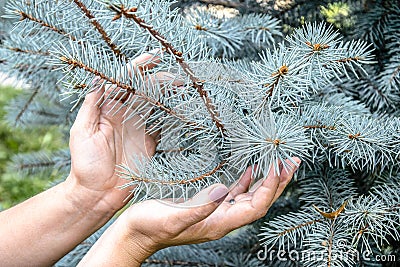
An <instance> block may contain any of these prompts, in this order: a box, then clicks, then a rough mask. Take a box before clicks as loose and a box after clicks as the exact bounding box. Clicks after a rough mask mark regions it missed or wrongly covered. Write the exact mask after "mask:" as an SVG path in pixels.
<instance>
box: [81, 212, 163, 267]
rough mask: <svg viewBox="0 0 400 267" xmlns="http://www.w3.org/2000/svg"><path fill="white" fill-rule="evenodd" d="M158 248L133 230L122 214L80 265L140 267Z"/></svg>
mask: <svg viewBox="0 0 400 267" xmlns="http://www.w3.org/2000/svg"><path fill="white" fill-rule="evenodd" d="M154 252H156V249H155V248H154V246H153V245H151V242H149V240H148V239H147V238H144V237H143V236H142V235H141V234H140V233H136V231H132V229H131V227H130V222H129V221H127V218H126V216H124V214H122V215H121V216H120V217H119V218H118V219H117V220H116V221H115V222H114V223H113V225H111V226H110V227H109V228H108V229H107V230H106V232H104V233H103V235H102V236H101V237H100V239H99V240H97V242H96V243H95V244H94V246H93V247H92V248H91V249H90V250H89V252H88V253H87V254H86V255H85V257H84V258H83V259H82V261H81V262H80V263H79V265H78V267H79V266H98V267H102V266H120V267H125V266H126V267H140V266H141V264H142V263H143V262H144V261H145V260H146V259H147V258H148V257H150V256H151V255H152V254H153V253H154Z"/></svg>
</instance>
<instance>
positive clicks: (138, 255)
mask: <svg viewBox="0 0 400 267" xmlns="http://www.w3.org/2000/svg"><path fill="white" fill-rule="evenodd" d="M128 214H129V212H125V213H123V214H122V215H121V216H120V217H119V218H118V220H117V221H116V225H115V231H116V232H118V233H115V234H116V235H119V240H120V242H119V245H120V246H119V250H120V251H121V253H124V254H125V255H126V256H128V257H129V258H131V259H133V260H134V261H135V263H136V264H138V265H137V266H140V264H142V263H143V262H144V261H145V260H146V259H147V258H149V257H150V256H151V255H153V254H154V253H155V252H157V251H158V250H160V249H162V248H161V247H159V244H157V243H156V242H154V240H153V239H152V238H151V237H149V236H146V235H144V234H143V233H142V232H141V231H140V227H139V229H136V227H135V225H136V223H135V220H134V219H133V220H132V218H131V216H128ZM142 223H143V222H142ZM135 266H136V265H135Z"/></svg>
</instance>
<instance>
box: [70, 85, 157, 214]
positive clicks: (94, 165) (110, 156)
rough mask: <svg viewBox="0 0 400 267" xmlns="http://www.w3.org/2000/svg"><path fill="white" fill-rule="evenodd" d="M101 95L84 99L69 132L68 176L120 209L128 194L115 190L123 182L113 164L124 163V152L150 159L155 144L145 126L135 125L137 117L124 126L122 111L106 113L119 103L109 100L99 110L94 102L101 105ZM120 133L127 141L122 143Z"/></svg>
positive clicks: (97, 92) (93, 94) (94, 93)
mask: <svg viewBox="0 0 400 267" xmlns="http://www.w3.org/2000/svg"><path fill="white" fill-rule="evenodd" d="M103 92H104V91H103V90H99V91H95V92H92V93H90V94H88V95H87V96H86V99H85V101H84V103H83V104H82V107H81V109H80V111H79V113H78V116H77V119H76V121H75V123H74V125H73V127H72V129H71V139H70V149H71V160H72V162H71V173H72V174H73V176H74V177H75V179H76V182H77V183H79V185H81V186H83V187H85V188H87V189H89V190H92V191H95V192H99V193H103V194H104V196H106V199H105V200H106V201H107V203H109V205H111V206H112V207H113V208H115V209H119V208H121V207H122V206H123V205H124V204H125V203H124V201H123V200H124V199H126V198H127V196H128V195H129V192H127V190H120V189H119V188H118V186H120V185H122V184H123V183H124V181H123V180H122V179H121V178H120V177H118V175H117V172H116V165H120V164H126V162H124V161H125V160H124V156H123V152H124V149H125V150H127V151H129V153H133V154H138V155H140V154H142V155H145V156H149V157H150V156H152V155H153V154H154V151H155V147H156V142H155V140H154V139H153V138H152V137H151V136H148V135H146V134H145V129H144V127H140V128H137V127H136V125H134V124H135V123H136V122H137V121H138V120H140V117H139V116H135V117H134V118H132V119H131V120H129V121H128V122H126V123H124V125H123V124H122V122H123V114H124V111H125V110H124V108H122V109H121V110H120V112H118V113H117V114H112V112H111V113H110V114H109V111H110V109H111V107H113V106H114V104H116V105H122V103H113V102H114V101H109V102H108V103H107V102H106V103H104V104H103V105H102V106H101V108H99V107H98V105H97V103H99V102H101V99H102V94H103ZM114 108H115V107H114ZM123 131H125V137H124V139H126V141H124V140H123ZM127 135H128V136H127Z"/></svg>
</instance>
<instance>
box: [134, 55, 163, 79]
mask: <svg viewBox="0 0 400 267" xmlns="http://www.w3.org/2000/svg"><path fill="white" fill-rule="evenodd" d="M161 55H162V50H160V49H154V50H151V51H150V52H148V53H144V54H142V55H140V56H138V57H137V58H135V59H133V60H132V61H131V62H129V63H128V66H127V67H128V74H129V76H131V77H132V74H133V73H135V74H137V73H140V74H142V75H143V73H144V71H146V70H150V69H152V68H154V67H155V66H157V65H158V64H159V63H160V62H161Z"/></svg>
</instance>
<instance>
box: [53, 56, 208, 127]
mask: <svg viewBox="0 0 400 267" xmlns="http://www.w3.org/2000/svg"><path fill="white" fill-rule="evenodd" d="M60 60H61V61H62V62H64V63H66V64H68V65H70V66H72V67H74V68H80V69H83V70H85V71H86V72H89V73H92V74H94V75H95V76H97V77H99V78H101V79H102V80H105V81H107V82H109V83H111V84H113V85H115V86H117V87H119V88H122V89H124V90H126V91H127V92H128V93H131V94H133V95H137V96H139V97H141V98H143V99H144V100H145V101H146V102H149V103H151V104H153V105H154V106H156V107H158V108H159V109H160V110H162V111H164V112H165V113H167V114H169V115H171V116H173V117H176V118H178V119H179V120H181V121H183V122H184V123H186V124H188V125H190V126H193V127H194V128H195V129H201V128H202V127H201V125H199V124H198V123H195V122H193V121H190V120H189V119H187V118H186V117H183V116H182V115H179V114H177V113H176V112H175V111H174V110H172V109H171V108H169V107H167V106H165V105H164V104H163V103H161V102H159V101H157V100H154V99H152V98H150V97H148V96H147V95H145V94H143V93H140V92H137V91H136V89H135V88H133V87H132V86H130V85H128V84H125V83H121V82H119V81H117V80H116V79H114V78H112V77H108V76H107V75H105V74H104V73H102V72H100V71H98V70H96V69H93V68H91V67H90V66H87V65H85V64H84V63H83V62H80V61H77V60H75V59H71V58H67V57H64V56H62V57H60Z"/></svg>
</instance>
